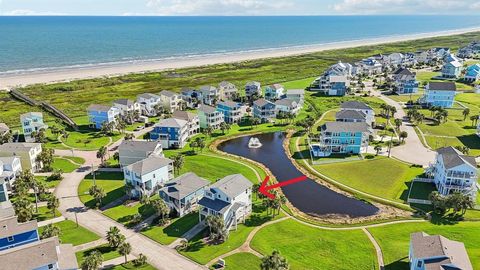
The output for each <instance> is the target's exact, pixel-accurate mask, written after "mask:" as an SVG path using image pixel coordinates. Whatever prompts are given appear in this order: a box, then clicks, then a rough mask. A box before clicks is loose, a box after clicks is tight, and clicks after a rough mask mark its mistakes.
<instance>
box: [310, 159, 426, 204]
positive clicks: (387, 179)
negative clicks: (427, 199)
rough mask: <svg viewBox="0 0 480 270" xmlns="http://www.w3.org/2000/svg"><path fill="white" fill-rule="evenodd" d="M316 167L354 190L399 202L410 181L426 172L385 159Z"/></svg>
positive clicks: (404, 198) (405, 193)
mask: <svg viewBox="0 0 480 270" xmlns="http://www.w3.org/2000/svg"><path fill="white" fill-rule="evenodd" d="M314 168H315V169H316V170H318V171H319V172H320V173H322V174H325V175H326V176H328V177H330V178H332V179H334V180H336V181H338V182H340V183H343V184H345V185H348V186H350V187H352V188H355V189H358V190H360V191H363V192H366V193H369V194H372V195H375V196H379V197H382V198H385V199H390V200H394V201H399V202H403V201H404V200H406V196H407V192H408V184H409V182H410V181H411V180H412V179H414V178H415V177H416V176H417V175H420V174H422V173H423V170H422V168H413V167H410V166H409V165H406V164H405V163H402V162H400V161H397V160H395V159H391V158H386V157H376V158H375V159H365V160H361V161H350V162H340V163H330V164H322V165H314Z"/></svg>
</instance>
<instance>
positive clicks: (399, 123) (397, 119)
mask: <svg viewBox="0 0 480 270" xmlns="http://www.w3.org/2000/svg"><path fill="white" fill-rule="evenodd" d="M393 122H394V123H395V127H396V128H397V130H400V127H401V126H402V119H399V118H395V120H393Z"/></svg>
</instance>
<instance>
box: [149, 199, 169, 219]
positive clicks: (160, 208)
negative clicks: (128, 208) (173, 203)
mask: <svg viewBox="0 0 480 270" xmlns="http://www.w3.org/2000/svg"><path fill="white" fill-rule="evenodd" d="M151 206H152V207H153V209H154V210H155V213H157V215H158V216H159V217H160V220H161V222H162V224H165V217H166V216H167V215H168V214H169V213H170V208H169V207H168V206H167V204H165V202H164V201H163V200H162V199H159V198H157V199H155V200H152V201H151Z"/></svg>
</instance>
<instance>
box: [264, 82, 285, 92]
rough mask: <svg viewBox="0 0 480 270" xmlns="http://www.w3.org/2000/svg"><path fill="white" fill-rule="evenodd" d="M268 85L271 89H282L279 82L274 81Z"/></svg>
mask: <svg viewBox="0 0 480 270" xmlns="http://www.w3.org/2000/svg"><path fill="white" fill-rule="evenodd" d="M268 87H269V88H271V89H274V90H278V89H282V88H283V85H281V84H279V83H274V84H271V85H269V86H268Z"/></svg>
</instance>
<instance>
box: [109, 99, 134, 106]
mask: <svg viewBox="0 0 480 270" xmlns="http://www.w3.org/2000/svg"><path fill="white" fill-rule="evenodd" d="M113 104H120V105H125V106H133V104H135V102H134V101H132V100H130V99H126V98H122V99H117V100H115V101H114V102H113Z"/></svg>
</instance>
